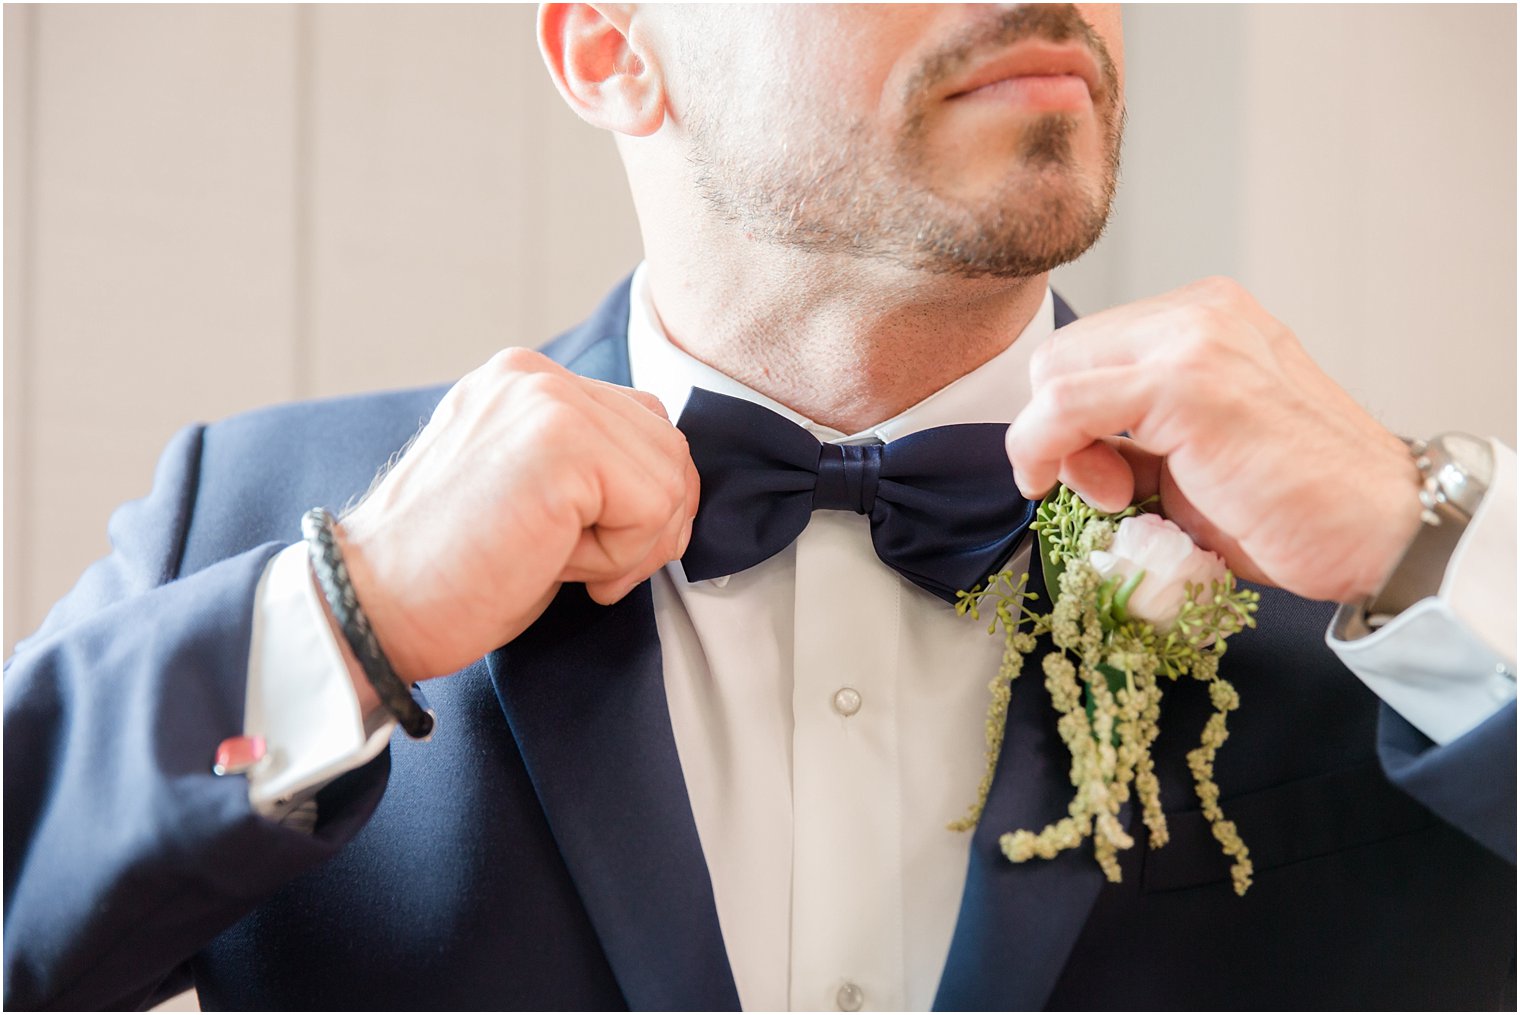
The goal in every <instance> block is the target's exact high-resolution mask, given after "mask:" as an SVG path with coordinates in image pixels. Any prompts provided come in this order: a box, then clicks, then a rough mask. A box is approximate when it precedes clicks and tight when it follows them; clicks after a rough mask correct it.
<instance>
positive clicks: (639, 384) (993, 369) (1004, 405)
mask: <svg viewBox="0 0 1520 1015" xmlns="http://www.w3.org/2000/svg"><path fill="white" fill-rule="evenodd" d="M630 284H631V292H630V296H629V313H628V361H629V371H630V375H631V377H632V380H633V386H634V387H635V388H638V389H640V390H642V391H647V392H649V393H650V394H652V395H654V396H655V397H656V398H658V399H659V400H660V401H661V403H663V404H664V406H665V411H666V412H668V413H669V414H670V418H671V419H672V420H676V419H679V418H680V415H681V410H683V409H684V408H685V407H686V400H687V398H688V397H690V395H691V389H692V388H706V389H707V390H708V391H715V392H718V393H719V394H724V395H732V396H734V397H735V398H743V399H746V400H747V401H751V402H755V403H758V404H759V405H763V406H765V407H766V408H767V409H770V410H771V411H773V412H776V413H779V414H780V415H782V416H784V417H786V418H787V419H789V420H791V421H792V422H793V423H796V424H797V425H798V426H800V427H803V428H804V429H806V430H807V431H808V432H809V433H811V434H812V435H813V436H815V437H817V438H818V439H819V440H820V441H832V442H836V443H840V444H855V443H864V442H875V441H878V440H879V441H881V442H882V443H886V442H888V441H893V440H896V439H897V438H899V437H906V436H907V435H908V434H911V433H916V432H918V431H919V430H927V429H929V428H930V427H936V426H947V425H949V424H952V423H1009V422H1012V420H1013V417H1014V416H1015V415H1017V414H1018V412H1019V410H1021V409H1022V408H1024V406H1025V405H1026V404H1028V402H1029V398H1030V386H1029V360H1030V358H1031V357H1032V356H1033V355H1034V350H1035V349H1036V348H1037V347H1038V346H1039V345H1040V344H1041V343H1042V342H1044V341H1045V340H1046V339H1047V338H1049V337H1050V335H1051V334H1052V333H1053V332H1054V331H1055V303H1054V301H1053V299H1052V297H1051V294H1050V290H1049V289H1048V288H1047V289H1046V290H1045V297H1044V299H1043V300H1041V302H1040V308H1039V309H1038V310H1037V311H1035V315H1034V317H1033V318H1032V319H1031V320H1030V322H1029V324H1028V325H1027V326H1025V328H1024V330H1023V331H1022V332H1020V333H1019V336H1018V337H1017V338H1016V339H1014V341H1013V342H1012V344H1010V345H1009V346H1008V348H1006V349H1004V350H1003V351H1002V352H1000V353H998V354H997V355H996V356H994V357H992V359H990V360H988V361H987V362H986V363H983V364H982V365H981V366H979V367H977V368H976V369H975V370H972V371H971V372H970V373H967V374H964V375H963V376H961V377H959V378H957V379H956V380H955V381H952V382H951V383H950V384H947V385H945V386H944V387H943V388H940V389H939V390H938V391H936V392H935V393H934V394H932V395H930V396H929V397H928V398H925V399H924V400H923V401H921V402H919V403H918V404H917V405H914V406H912V407H910V408H908V409H906V410H904V411H903V412H900V413H898V414H897V415H896V416H893V417H892V418H891V419H888V420H884V421H883V422H881V423H878V424H876V425H875V426H870V427H866V428H865V429H864V430H861V431H858V432H856V433H853V434H844V433H841V432H840V431H838V430H835V429H832V428H831V427H827V426H823V425H821V424H818V423H814V422H813V421H812V420H810V419H808V418H807V417H805V416H803V415H801V414H800V413H797V412H794V411H793V410H791V409H789V408H787V407H786V406H784V405H782V404H781V403H780V402H777V401H776V400H775V399H773V398H767V397H766V396H765V395H762V394H761V393H760V392H758V391H756V390H754V389H753V388H751V387H749V386H748V385H745V384H741V383H739V382H738V381H736V380H734V379H733V378H732V377H729V376H728V375H727V374H723V373H720V372H719V371H717V370H714V369H713V368H712V367H710V366H708V365H707V364H705V363H703V362H701V361H700V360H697V359H696V358H694V357H692V356H691V355H690V354H688V353H687V352H685V351H684V350H682V349H680V348H678V347H677V346H676V345H675V343H673V342H671V341H670V338H669V337H668V336H667V335H666V334H665V328H664V326H663V325H662V324H661V323H660V317H659V314H658V313H657V312H656V310H655V307H654V300H653V297H652V294H651V293H650V290H649V277H648V272H647V270H646V268H645V266H644V265H642V264H641V265H639V267H638V269H637V270H636V271H635V272H634V273H633V279H632V282H631V283H630Z"/></svg>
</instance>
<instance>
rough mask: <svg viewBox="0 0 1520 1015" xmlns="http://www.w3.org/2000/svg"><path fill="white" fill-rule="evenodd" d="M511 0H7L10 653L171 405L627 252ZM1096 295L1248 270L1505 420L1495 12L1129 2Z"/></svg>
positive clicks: (1481, 423) (379, 341)
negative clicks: (190, 1)
mask: <svg viewBox="0 0 1520 1015" xmlns="http://www.w3.org/2000/svg"><path fill="white" fill-rule="evenodd" d="M533 21H534V10H533V8H531V7H520V6H505V7H501V6H497V7H454V6H427V7H414V6H384V7H368V6H333V7H324V6H307V7H288V6H259V7H245V6H218V7H203V6H98V7H97V6H16V5H7V6H6V8H5V12H4V27H5V38H4V44H5V65H4V66H5V121H4V130H5V150H4V157H5V166H4V169H5V188H4V189H5V282H4V285H5V321H4V329H5V330H4V336H5V339H4V345H5V351H4V367H5V370H4V379H5V385H4V399H5V405H4V424H5V427H4V436H5V444H4V452H5V468H4V478H5V489H4V496H5V503H4V510H5V516H4V520H5V544H4V552H5V568H4V570H5V580H4V592H5V609H4V628H5V629H4V641H5V651H6V653H7V654H8V653H9V651H10V647H11V645H12V644H13V643H14V642H15V640H16V639H17V637H18V636H20V635H22V634H24V633H26V632H28V631H30V630H32V629H33V628H34V627H35V626H36V625H37V624H38V623H39V622H40V620H41V618H42V616H43V615H44V613H45V612H46V610H47V608H48V606H49V605H50V604H51V603H52V602H53V601H54V600H55V599H57V598H58V597H59V596H60V595H62V594H63V592H64V591H66V589H67V588H68V587H69V585H70V584H71V583H72V582H73V580H74V579H75V577H77V575H78V573H79V572H80V571H81V570H82V569H83V567H84V566H85V565H86V564H87V563H88V562H89V561H90V560H92V559H94V558H96V557H98V556H100V555H101V554H103V553H105V552H106V551H107V549H108V547H107V543H106V538H105V521H106V518H107V517H108V515H109V513H110V511H111V509H112V508H113V507H114V506H115V505H117V504H118V503H120V502H122V501H123V500H126V499H129V498H132V497H136V496H140V495H142V494H143V493H145V492H146V491H147V488H148V485H149V482H150V479H151V476H152V468H153V463H154V461H155V459H156V457H157V454H158V452H159V451H160V450H161V448H162V447H163V445H164V443H165V441H166V440H167V439H168V437H169V436H170V434H172V433H173V432H174V430H176V429H177V428H179V427H180V426H182V425H184V424H185V423H187V422H190V421H193V420H198V419H216V418H219V417H223V416H226V415H229V414H231V413H235V412H238V411H241V410H244V409H248V408H251V407H254V406H257V405H262V404H266V403H270V402H276V401H282V400H288V399H298V398H309V397H317V396H325V395H332V394H338V393H342V392H348V391H356V390H362V389H369V388H376V387H388V386H403V385H414V384H421V383H426V382H434V381H444V380H448V379H451V378H454V377H457V376H458V375H460V374H462V373H463V372H465V371H466V370H468V369H470V368H471V367H472V366H474V365H476V364H477V363H479V362H481V361H483V360H484V359H486V358H487V357H488V356H489V355H490V354H491V353H492V352H493V351H494V350H496V349H497V348H499V347H501V346H505V345H513V344H524V345H536V344H539V343H540V342H542V341H543V340H545V339H546V338H548V337H549V336H550V335H552V334H553V333H555V332H556V331H558V330H559V329H562V328H563V327H566V326H568V325H570V324H572V323H574V322H575V321H576V320H578V319H579V318H581V317H582V316H583V315H584V314H585V313H586V312H587V311H588V310H589V309H590V308H591V307H592V305H593V304H594V302H595V301H596V300H597V299H598V298H599V297H600V295H601V294H602V293H603V292H604V291H605V290H606V289H607V288H608V287H610V286H611V285H612V284H613V283H614V282H616V281H617V280H618V279H619V278H620V277H621V276H622V275H623V274H624V273H625V272H626V271H628V270H629V269H630V268H631V267H632V266H633V265H634V264H635V263H636V262H637V260H638V258H639V250H640V245H639V239H638V234H637V231H636V226H635V221H634V218H633V214H632V210H631V207H630V204H629V201H628V198H627V195H626V189H625V186H624V183H623V181H622V177H621V172H620V169H619V166H618V163H617V158H616V155H615V153H614V150H613V146H612V144H611V142H610V140H609V139H607V138H606V137H604V136H601V135H600V134H599V133H598V132H597V131H595V130H592V129H591V128H589V127H586V126H584V125H583V124H581V123H580V122H579V121H578V120H577V119H576V118H575V117H574V116H573V115H572V114H571V113H569V112H568V111H567V110H566V109H565V107H564V106H563V104H562V103H561V102H560V101H559V99H558V98H557V96H556V95H555V94H554V91H553V89H552V87H551V86H550V84H549V82H548V79H547V76H546V75H545V73H544V71H543V68H542V65H541V63H540V60H539V58H538V55H537V52H536V50H535V47H534V43H533ZM1127 33H1128V62H1129V78H1130V110H1131V115H1130V126H1129V134H1128V144H1127V151H1126V165H1125V172H1124V180H1123V185H1122V190H1121V194H1120V199H1119V203H1118V207H1117V210H1116V214H1115V218H1114V221H1113V225H1112V227H1111V229H1110V231H1109V234H1108V236H1107V237H1106V239H1105V240H1104V241H1103V242H1102V243H1101V244H1100V245H1099V246H1098V247H1097V248H1096V249H1094V250H1093V251H1092V252H1091V253H1090V254H1089V255H1088V256H1087V257H1085V258H1084V259H1083V260H1082V261H1081V262H1079V263H1078V264H1077V265H1074V266H1072V267H1070V268H1067V269H1063V270H1062V271H1061V272H1060V273H1058V276H1057V281H1056V284H1057V287H1058V288H1059V289H1060V290H1061V291H1062V292H1063V293H1065V295H1066V296H1067V297H1068V298H1069V299H1071V301H1072V302H1073V303H1074V304H1075V305H1076V306H1077V308H1078V309H1079V310H1095V309H1099V308H1102V307H1105V306H1109V305H1112V304H1114V303H1118V302H1123V301H1125V300H1129V299H1134V298H1137V297H1139V296H1143V295H1147V294H1150V293H1154V292H1157V291H1160V290H1163V289H1167V288H1170V287H1172V286H1175V285H1178V284H1181V283H1182V282H1185V281H1188V280H1190V279H1192V278H1196V277H1199V276H1202V275H1206V274H1212V273H1226V274H1231V275H1234V276H1236V277H1238V278H1240V279H1241V280H1242V281H1244V282H1245V284H1246V285H1247V286H1248V287H1249V288H1250V289H1251V290H1252V291H1253V292H1255V293H1256V294H1257V296H1258V297H1259V298H1260V299H1261V301H1262V302H1263V303H1264V304H1265V305H1266V306H1267V307H1268V308H1269V309H1271V310H1272V311H1273V312H1274V313H1276V314H1277V315H1278V316H1279V317H1281V318H1283V319H1284V320H1285V321H1287V322H1288V323H1289V324H1291V325H1292V326H1293V327H1294V328H1295V329H1296V330H1297V331H1298V332H1299V334H1300V335H1301V336H1302V338H1303V340H1304V341H1305V343H1306V344H1307V345H1308V346H1309V348H1310V350H1311V351H1312V352H1313V354H1314V355H1315V356H1316V358H1317V359H1318V360H1319V361H1320V362H1321V363H1322V364H1323V365H1324V366H1325V367H1326V368H1327V369H1328V370H1329V371H1330V372H1331V373H1332V375H1334V376H1335V377H1336V378H1338V379H1339V380H1340V381H1341V383H1343V384H1344V385H1345V386H1346V387H1348V388H1349V389H1350V390H1351V391H1352V392H1353V393H1354V394H1355V395H1356V396H1357V397H1358V398H1360V399H1361V400H1362V401H1363V402H1364V403H1365V404H1367V405H1369V406H1370V407H1372V408H1373V409H1374V410H1375V411H1376V412H1377V413H1379V414H1380V416H1381V417H1382V418H1383V419H1384V420H1385V421H1386V422H1387V423H1388V425H1390V426H1391V427H1393V428H1394V429H1396V430H1399V431H1401V432H1407V433H1411V434H1427V433H1431V432H1434V431H1437V430H1440V429H1448V428H1456V429H1468V430H1474V431H1479V432H1485V433H1493V434H1497V435H1499V436H1501V437H1503V438H1504V439H1505V440H1507V441H1508V442H1510V443H1511V444H1513V443H1514V440H1515V350H1516V338H1515V336H1516V332H1515V267H1516V265H1515V9H1514V8H1513V7H1511V6H1502V7H1465V6H1455V5H1442V6H1439V7H1437V6H1409V7H1398V8H1390V7H1377V6H1362V7H1328V8H1325V7H1321V8H1302V7H1229V8H1218V7H1191V6H1190V7H1168V6H1146V7H1140V8H1136V9H1133V10H1132V11H1131V12H1130V13H1129V14H1128V16H1127Z"/></svg>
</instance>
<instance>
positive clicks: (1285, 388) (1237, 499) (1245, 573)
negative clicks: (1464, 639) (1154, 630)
mask: <svg viewBox="0 0 1520 1015" xmlns="http://www.w3.org/2000/svg"><path fill="white" fill-rule="evenodd" d="M1030 372H1031V375H1032V378H1033V388H1034V397H1033V399H1032V400H1031V402H1030V404H1029V406H1028V407H1027V408H1026V409H1025V410H1024V411H1023V412H1022V413H1021V414H1020V415H1019V417H1018V419H1016V420H1015V421H1014V423H1013V425H1012V426H1011V427H1009V429H1008V456H1009V459H1010V460H1011V461H1012V463H1013V467H1014V476H1015V478H1016V479H1017V481H1018V484H1019V488H1020V489H1021V490H1022V491H1023V492H1024V493H1025V495H1026V496H1031V497H1033V496H1041V495H1043V494H1044V493H1046V492H1047V491H1048V490H1049V489H1050V488H1051V487H1052V486H1053V485H1054V484H1055V482H1056V480H1057V479H1058V478H1059V479H1060V480H1061V481H1062V482H1064V483H1066V484H1067V485H1068V486H1071V487H1072V488H1074V489H1075V490H1077V491H1078V492H1079V493H1081V494H1082V495H1083V496H1084V497H1085V498H1086V499H1087V500H1088V501H1089V502H1091V503H1092V504H1093V505H1094V506H1097V507H1100V508H1102V509H1104V510H1118V509H1120V508H1122V507H1124V506H1125V505H1127V504H1129V503H1130V502H1131V499H1132V498H1144V497H1148V496H1150V495H1152V494H1157V493H1159V494H1160V497H1161V507H1162V510H1163V511H1164V512H1165V514H1166V516H1167V517H1169V518H1171V519H1172V520H1173V521H1175V522H1176V523H1177V524H1178V525H1180V526H1182V528H1184V529H1186V530H1187V531H1188V532H1189V533H1190V534H1191V535H1192V536H1193V538H1194V539H1196V540H1197V541H1198V542H1199V543H1201V544H1202V545H1203V546H1205V547H1207V548H1209V549H1211V550H1214V551H1215V552H1217V553H1219V554H1220V555H1221V556H1223V557H1224V559H1225V561H1226V563H1228V564H1229V566H1230V568H1231V569H1232V570H1233V571H1234V572H1235V573H1236V574H1237V575H1239V576H1241V577H1243V578H1247V579H1250V580H1253V581H1258V582H1269V583H1272V584H1276V585H1279V586H1281V587H1283V588H1286V589H1288V590H1289V591H1291V592H1295V593H1297V594H1299V595H1302V596H1306V597H1309V598H1311V599H1331V600H1340V601H1344V602H1351V601H1354V600H1356V599H1358V598H1360V597H1362V596H1366V595H1369V594H1371V593H1373V592H1375V591H1377V590H1378V589H1379V588H1381V586H1382V584H1383V581H1384V580H1385V579H1386V578H1387V576H1388V574H1389V573H1390V572H1391V571H1392V569H1393V567H1394V565H1395V564H1397V562H1398V560H1399V557H1400V555H1401V553H1402V552H1403V549H1404V547H1405V546H1406V545H1407V544H1408V542H1409V540H1410V539H1411V538H1412V537H1413V535H1414V533H1415V530H1416V528H1417V527H1418V525H1419V518H1420V511H1419V501H1418V499H1417V489H1418V485H1419V474H1418V471H1417V470H1416V469H1415V467H1414V465H1413V462H1412V461H1411V459H1410V455H1409V452H1408V450H1407V449H1406V448H1405V446H1404V444H1403V442H1401V441H1400V440H1398V439H1397V438H1396V437H1394V436H1393V435H1392V434H1390V433H1389V432H1388V431H1387V430H1386V429H1384V428H1383V427H1382V426H1381V425H1380V424H1379V423H1378V422H1377V421H1376V420H1374V419H1373V418H1372V417H1371V416H1369V415H1368V414H1367V413H1366V411H1365V410H1363V409H1362V408H1361V406H1359V405H1358V404H1357V403H1356V402H1355V401H1354V400H1353V399H1352V398H1351V397H1350V396H1349V395H1347V394H1346V393H1345V392H1344V391H1342V390H1341V389H1340V388H1339V387H1337V386H1336V384H1335V383H1334V382H1333V381H1331V380H1330V379H1329V378H1328V377H1326V376H1325V374H1324V373H1323V372H1321V371H1320V369H1319V368H1318V367H1316V366H1315V365H1314V363H1313V362H1312V361H1311V360H1310V359H1309V357H1308V355H1307V354H1306V353H1305V352H1304V350H1303V347H1302V346H1300V345H1299V343H1298V339H1297V338H1295V337H1294V335H1293V333H1292V332H1291V331H1289V330H1288V329H1287V328H1286V327H1285V326H1284V325H1283V324H1282V323H1281V322H1280V321H1277V320H1275V319H1274V318H1273V317H1272V316H1271V315H1269V314H1268V313H1267V312H1266V311H1264V310H1262V308H1261V307H1260V306H1259V305H1258V304H1257V303H1256V301H1255V300H1254V299H1252V298H1251V296H1250V294H1249V293H1247V292H1245V290H1243V289H1242V288H1241V287H1240V286H1239V285H1237V284H1236V283H1234V282H1231V281H1229V280H1228V279H1205V280H1204V281H1201V282H1196V283H1194V284H1192V285H1188V286H1184V287H1183V288H1181V289H1178V290H1175V291H1173V292H1170V293H1166V294H1164V295H1161V296H1157V297H1154V298H1152V299H1147V300H1141V301H1139V302H1137V303H1131V304H1128V305H1125V306H1122V307H1116V308H1114V309H1112V310H1109V311H1106V312H1104V313H1101V314H1094V315H1093V316H1091V317H1085V318H1082V319H1081V320H1079V321H1077V322H1076V323H1074V324H1072V325H1070V326H1068V327H1066V328H1063V329H1061V330H1060V331H1058V332H1056V334H1055V336H1054V337H1053V338H1052V339H1051V340H1050V341H1049V342H1048V343H1046V345H1044V346H1043V347H1042V348H1041V349H1040V350H1039V351H1038V352H1037V353H1036V355H1035V357H1034V360H1033V362H1032V364H1031V367H1030ZM1121 431H1128V433H1129V434H1130V439H1128V440H1126V439H1124V438H1113V437H1108V436H1107V435H1110V434H1116V433H1119V432H1121Z"/></svg>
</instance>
